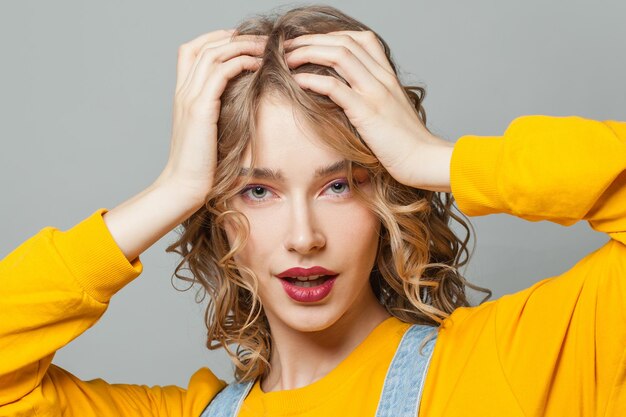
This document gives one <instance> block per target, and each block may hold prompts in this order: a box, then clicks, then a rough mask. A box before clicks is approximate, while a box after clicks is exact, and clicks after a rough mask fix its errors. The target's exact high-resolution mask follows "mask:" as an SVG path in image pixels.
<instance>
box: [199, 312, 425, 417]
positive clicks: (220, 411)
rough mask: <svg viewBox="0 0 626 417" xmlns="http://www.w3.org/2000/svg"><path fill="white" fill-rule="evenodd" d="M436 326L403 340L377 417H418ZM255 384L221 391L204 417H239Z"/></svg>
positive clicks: (412, 331)
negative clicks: (430, 336)
mask: <svg viewBox="0 0 626 417" xmlns="http://www.w3.org/2000/svg"><path fill="white" fill-rule="evenodd" d="M433 329H434V328H433V327H432V326H426V325H417V324H414V325H412V326H411V327H410V328H409V329H408V330H407V331H406V332H405V333H404V336H402V340H401V341H400V345H399V346H398V349H397V350H396V353H395V355H394V357H393V360H392V361H391V365H389V369H388V370H387V376H386V377H385V383H384V385H383V391H382V394H381V396H380V401H379V402H378V409H377V410H376V417H416V416H417V412H418V410H419V405H420V400H421V397H422V389H423V387H424V380H425V379H426V372H427V371H428V365H429V363H430V358H431V356H432V353H433V348H434V346H435V341H436V339H437V335H436V334H435V336H434V337H433V338H432V339H431V340H429V341H428V343H427V344H426V346H424V349H423V351H422V353H420V352H419V348H420V344H421V342H422V340H423V339H424V337H426V335H427V334H428V332H430V331H432V330H433ZM253 385H254V381H250V382H245V383H238V384H237V383H231V384H229V385H227V386H226V387H225V388H224V389H223V390H222V391H220V392H219V393H218V394H217V395H216V396H215V397H214V398H213V399H212V400H211V402H210V403H209V405H208V406H207V407H206V408H205V409H204V411H203V412H202V414H201V416H200V417H236V416H237V415H238V414H239V409H240V408H241V404H243V400H244V399H245V398H246V396H247V395H248V393H249V392H250V389H252V386H253Z"/></svg>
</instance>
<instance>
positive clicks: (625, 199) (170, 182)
mask: <svg viewBox="0 0 626 417" xmlns="http://www.w3.org/2000/svg"><path fill="white" fill-rule="evenodd" d="M415 90H416V89H415V88H410V87H403V86H402V85H401V84H400V83H399V81H398V79H397V76H396V70H395V67H394V65H393V62H392V61H391V59H390V53H389V48H388V47H387V45H386V43H385V42H384V41H383V40H382V39H381V38H380V37H379V36H377V35H376V34H375V33H374V32H372V31H371V30H370V29H369V28H367V27H366V26H365V25H363V24H361V23H359V22H357V21H355V20H354V19H351V18H350V17H348V16H346V15H344V14H342V13H340V12H339V11H337V10H335V9H333V8H330V7H305V8H298V9H294V10H291V11H289V12H287V13H285V14H283V15H281V16H276V17H273V18H256V19H253V20H249V21H246V22H244V23H243V24H241V25H240V26H239V27H238V28H237V29H236V30H234V31H217V32H211V33H208V34H206V35H203V36H201V37H199V38H197V39H194V40H193V41H191V42H189V43H188V44H185V45H183V46H182V47H181V48H180V55H179V61H178V67H177V86H176V94H175V111H174V124H173V134H172V142H171V149H170V158H169V160H168V163H167V165H166V167H165V169H164V170H163V172H162V174H161V175H160V176H159V178H158V179H157V180H156V181H155V182H154V184H153V185H152V186H151V187H149V188H148V189H147V190H145V191H144V192H142V193H141V194H139V195H137V196H135V197H133V198H132V199H130V200H128V201H127V202H125V203H124V204H122V205H120V206H119V207H116V208H114V209H113V210H111V211H107V210H104V209H101V210H98V211H96V212H95V213H94V214H93V215H92V216H90V217H89V218H87V219H86V220H84V221H83V222H81V223H80V224H78V225H76V226H75V227H74V228H72V229H70V230H68V231H65V232H62V231H59V230H56V229H54V228H46V229H44V230H42V231H41V232H40V233H38V234H37V235H36V236H34V237H33V238H31V239H29V240H28V241H26V242H25V243H24V244H22V245H21V246H20V247H18V248H17V249H16V250H15V251H14V252H12V253H11V254H10V255H9V256H7V257H6V258H5V259H4V260H2V262H1V263H0V279H1V280H2V293H1V294H2V298H1V303H2V309H0V358H2V360H0V387H1V390H0V415H11V416H18V415H19V416H26V415H38V416H58V415H66V416H96V415H97V416H113V415H125V416H200V415H202V416H235V415H239V416H261V415H271V416H281V415H284V416H287V415H290V416H294V415H298V416H331V415H342V416H374V415H376V416H415V415H418V414H419V415H422V416H441V415H446V416H453V415H472V416H473V415H480V416H489V415H498V416H501V415H507V416H539V415H547V416H557V415H558V416H562V415H568V416H573V415H581V416H583V415H584V416H590V415H607V416H612V415H620V414H619V413H620V410H621V411H623V410H624V409H626V388H625V387H626V325H625V321H626V313H625V311H624V306H625V305H626V246H625V244H626V232H625V230H626V123H621V122H611V121H609V122H596V121H591V120H585V119H581V118H576V117H568V118H551V117H545V116H531V117H524V118H520V119H517V120H515V121H514V122H513V123H512V124H511V125H510V127H509V128H508V129H507V131H506V132H505V134H504V136H502V137H476V136H464V137H461V138H460V139H458V141H457V142H456V143H455V144H452V143H449V142H446V141H444V140H442V139H440V138H437V137H435V136H433V135H432V134H431V133H430V132H429V131H428V130H427V129H426V127H425V124H424V122H425V116H424V111H423V109H422V107H421V97H422V96H421V92H420V90H419V89H418V90H417V92H415ZM438 193H439V194H438ZM450 193H451V194H453V195H454V197H455V199H456V201H457V203H458V207H459V209H460V210H461V211H462V212H463V213H465V214H466V215H485V214H490V213H508V214H512V215H516V216H518V217H521V218H524V219H527V220H541V219H545V220H550V221H553V222H557V223H559V224H563V225H570V224H573V223H575V222H576V221H578V220H581V219H584V220H587V221H589V223H590V225H591V226H592V227H593V228H594V229H596V230H598V231H601V232H605V233H607V234H608V235H609V236H610V238H611V239H610V240H609V242H608V243H606V244H605V245H604V246H602V247H601V248H599V249H598V250H597V251H595V252H593V253H592V254H590V255H588V256H587V257H585V258H584V259H583V260H581V261H580V262H579V263H578V264H577V265H576V266H575V267H573V268H572V269H571V270H569V271H567V272H565V273H563V274H562V275H560V276H558V277H552V278H548V279H544V280H542V281H540V282H538V283H537V284H535V285H533V286H532V287H531V288H528V289H527V290H525V291H521V292H519V293H517V294H513V295H510V296H506V297H503V298H501V299H499V300H497V301H491V302H486V303H482V304H480V305H479V306H476V307H471V306H470V305H469V303H468V301H467V299H466V296H465V289H466V287H468V286H470V287H473V286H472V285H471V284H470V283H468V282H467V281H466V280H465V279H464V278H463V277H462V276H461V275H460V274H459V272H458V267H459V266H462V265H463V264H464V262H465V261H466V259H465V260H463V259H462V258H461V255H463V254H464V253H465V254H467V249H466V244H467V239H466V240H463V241H462V240H460V239H459V238H458V237H456V236H455V235H454V234H453V233H452V231H451V229H450V228H449V225H448V223H449V220H450V218H454V219H455V220H457V221H459V222H460V223H461V224H462V225H464V226H465V227H467V226H466V225H465V223H464V222H463V221H462V220H461V218H460V217H458V216H456V215H454V214H453V213H452V195H451V194H450ZM181 222H182V224H183V227H184V231H183V233H182V235H181V236H180V239H179V240H178V241H177V242H176V243H174V244H173V245H172V246H171V247H170V250H172V251H176V252H178V253H180V254H181V255H182V257H183V259H182V261H181V263H180V265H179V268H178V269H177V275H178V276H180V277H181V278H182V279H188V280H192V281H193V282H197V283H199V284H201V285H202V286H203V287H204V290H205V291H206V295H207V296H208V297H209V300H210V302H209V306H208V310H207V314H206V321H207V326H208V330H209V331H208V342H207V344H208V346H209V347H210V348H219V347H223V348H225V349H227V351H228V352H229V355H230V356H231V358H232V359H233V363H234V364H235V368H236V369H235V377H236V381H235V382H234V383H232V384H230V385H228V386H227V387H226V384H225V382H224V381H221V380H218V379H217V378H216V377H215V376H214V375H213V374H212V373H211V372H210V371H209V370H208V369H206V368H203V369H201V370H199V371H198V372H197V373H195V374H194V375H193V376H192V377H191V380H190V382H189V386H188V388H187V389H182V388H178V387H174V386H169V387H150V388H149V387H145V386H134V385H120V384H107V383H106V382H104V381H102V380H94V381H81V380H79V379H78V378H76V377H74V376H73V375H71V374H69V373H68V372H67V371H64V370H63V369H61V368H59V367H57V366H55V365H53V364H51V361H52V357H53V355H54V352H55V351H56V350H57V349H59V348H60V347H61V346H63V345H65V344H67V343H69V342H70V341H71V340H72V339H74V338H75V337H77V336H78V335H80V334H81V333H82V332H83V331H85V330H86V329H87V328H89V327H90V326H91V325H93V324H94V323H95V322H96V321H97V320H98V318H99V317H100V316H101V315H102V314H103V313H104V311H105V310H106V307H107V304H108V301H109V300H110V298H111V297H112V296H113V295H114V294H115V293H116V292H117V291H118V290H120V289H121V288H122V287H123V286H124V285H125V284H127V283H128V282H129V281H131V280H132V279H134V278H136V277H137V276H138V275H139V274H140V272H141V268H142V266H141V262H140V260H139V258H138V257H139V255H140V254H141V253H142V252H143V251H144V250H145V249H147V248H148V247H149V246H150V245H152V244H153V243H154V242H155V241H156V240H158V239H159V238H160V237H161V236H163V235H164V234H165V233H167V232H168V231H169V230H171V229H172V228H174V227H175V226H176V225H178V224H180V223H181ZM186 270H188V271H189V273H190V275H185V274H184V273H183V271H186ZM234 343H236V344H238V346H239V347H238V348H237V349H233V348H232V344H234Z"/></svg>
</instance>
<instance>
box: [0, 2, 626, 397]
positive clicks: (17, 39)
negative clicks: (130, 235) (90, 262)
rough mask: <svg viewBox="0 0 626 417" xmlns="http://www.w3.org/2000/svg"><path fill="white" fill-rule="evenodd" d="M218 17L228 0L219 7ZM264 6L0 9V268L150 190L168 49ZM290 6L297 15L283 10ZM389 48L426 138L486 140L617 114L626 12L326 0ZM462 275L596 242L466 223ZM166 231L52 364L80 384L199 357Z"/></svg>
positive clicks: (9, 5) (497, 285) (529, 272)
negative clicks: (532, 124) (140, 269)
mask: <svg viewBox="0 0 626 417" xmlns="http://www.w3.org/2000/svg"><path fill="white" fill-rule="evenodd" d="M226 4H228V5H227V6H226ZM281 4H287V3H285V2H275V1H263V2H260V1H237V0H231V1H229V2H228V3H227V2H212V1H177V2H174V1H171V2H165V1H160V2H155V1H148V0H143V1H132V2H131V1H124V2H123V1H120V0H109V1H107V2H95V1H91V2H89V1H84V2H82V1H54V2H46V1H38V2H34V1H24V0H20V1H17V0H16V1H2V2H1V3H0V51H2V58H1V62H2V66H1V67H0V115H1V116H0V117H1V123H0V131H1V136H0V137H1V139H0V140H1V143H2V146H1V148H0V187H1V188H0V189H1V190H2V192H1V194H0V236H1V239H0V256H4V255H6V254H7V253H8V252H9V251H10V250H11V249H12V248H14V247H15V246H17V245H18V244H19V243H20V242H21V241H23V240H25V239H26V238H28V237H29V236H30V235H32V234H34V233H36V232H37V231H38V230H39V229H41V228H42V227H44V226H46V225H53V226H56V227H59V228H62V229H65V228H68V227H70V226H72V225H73V224H74V223H76V222H78V221H79V220H81V219H82V218H84V217H86V216H88V215H89V214H90V213H92V212H93V211H94V210H95V209H97V208H99V207H109V208H112V207H114V206H115V205H117V204H119V203H121V202H122V201H124V200H125V199H127V198H129V197H131V196H132V195H134V194H135V193H137V192H139V191H141V190H142V189H143V188H144V187H146V186H147V185H149V184H150V183H151V182H152V181H153V180H154V178H156V176H157V175H158V174H159V172H160V170H161V169H162V167H163V165H164V163H165V161H166V158H167V151H168V141H169V133H170V128H171V106H172V95H173V88H174V83H175V67H176V54H177V49H178V46H179V45H180V44H182V43H184V42H186V41H188V40H190V39H192V38H194V37H196V36H198V35H200V34H202V33H205V32H208V31H212V30H215V29H218V28H228V27H233V26H234V25H235V24H236V23H237V22H238V21H240V20H241V19H242V18H244V17H246V16H248V15H250V14H252V13H257V12H264V11H267V10H269V9H271V8H273V7H275V6H277V5H281ZM291 4H300V3H291ZM332 5H334V6H336V7H338V8H340V9H342V10H343V11H345V12H346V13H348V14H350V15H352V16H354V17H355V18H357V19H360V20H362V21H363V22H365V23H366V24H368V25H369V26H370V27H372V28H373V29H374V30H376V31H378V32H379V33H380V34H381V35H382V36H383V37H384V38H385V39H386V40H387V41H388V43H389V44H390V46H391V48H392V51H393V53H394V57H395V59H396V61H397V63H398V64H399V65H400V67H401V69H402V77H403V80H404V81H407V82H420V83H423V84H425V85H426V87H427V89H428V98H427V100H426V110H427V113H428V117H429V121H430V123H429V126H430V128H431V129H433V130H434V131H435V132H436V133H438V134H439V135H441V136H442V137H444V138H447V139H449V140H451V141H454V140H456V138H458V137H459V136H460V135H463V134H470V133H471V134H482V135H498V134H501V133H502V132H503V131H504V129H505V128H506V126H507V125H508V123H509V122H510V121H511V120H512V119H514V118H515V117H516V116H520V115H524V114H549V115H580V116H585V117H589V118H597V119H621V120H624V119H625V118H626V115H625V109H626V82H625V81H624V74H626V56H625V54H624V51H626V25H625V24H624V22H625V21H626V2H620V1H595V2H592V1H587V2H582V1H572V0H569V1H564V0H560V1H549V2H545V1H537V0H532V1H529V0H525V1H515V2H514V1H502V0H500V1H463V0H458V1H437V2H435V1H416V0H414V1H411V2H410V3H409V2H406V3H405V2H389V1H385V2H374V1H336V2H332ZM472 223H473V224H474V226H475V229H476V232H477V241H476V251H475V254H474V257H473V259H472V263H471V265H470V267H469V268H468V269H467V270H466V271H465V272H466V275H467V276H468V277H469V278H470V279H471V280H472V281H473V282H476V283H478V284H479V285H483V286H487V287H489V288H491V289H492V290H493V291H494V294H495V296H494V298H497V297H499V296H501V295H502V294H505V293H510V292H514V291H518V290H520V289H523V288H526V287H528V286H529V285H531V284H532V283H534V282H536V281H538V280H539V279H541V278H543V277H548V276H551V275H556V274H558V273H560V272H562V271H565V270H566V269H568V268H570V267H571V266H572V265H574V264H575V263H576V262H577V260H579V259H580V258H581V257H583V256H584V255H585V254H587V253H589V252H591V251H593V250H595V249H596V248H598V247H599V246H601V245H602V244H603V243H604V242H606V241H607V239H608V238H607V236H605V235H603V234H600V233H596V232H594V231H593V230H591V229H590V228H589V226H588V224H587V223H585V222H579V223H578V224H576V225H574V226H571V227H567V228H566V227H562V226H559V225H556V224H552V223H548V222H537V223H531V222H526V221H523V220H521V219H518V218H514V217H512V216H506V215H502V214H499V215H491V216H486V217H474V218H472ZM172 239H173V235H168V236H167V237H165V238H164V239H162V240H161V241H160V242H159V243H157V244H156V245H155V246H154V247H152V248H151V249H149V250H148V251H147V252H146V253H145V254H144V255H143V256H142V260H143V262H144V265H145V272H144V274H143V275H142V276H141V278H140V279H138V280H136V281H134V282H133V283H131V284H130V285H128V286H127V287H126V288H125V289H124V290H123V291H121V292H120V293H119V294H118V295H117V296H116V297H115V298H114V299H113V300H112V302H111V305H110V308H109V310H108V312H107V314H106V315H105V316H104V317H103V318H102V319H101V320H100V322H99V323H98V324H97V325H95V326H94V327H93V328H92V329H90V330H89V331H87V332H86V333H85V334H84V335H82V336H81V337H80V338H79V339H77V340H76V341H74V342H73V343H71V344H70V345H69V346H67V347H66V348H64V349H62V350H61V351H59V352H58V354H57V356H56V358H55V363H57V364H59V365H60V366H62V367H65V368H66V369H68V370H70V371H71V372H73V373H75V374H76V375H78V376H79V377H81V378H83V379H91V378H96V377H101V378H104V379H106V380H108V381H110V382H126V383H142V384H148V385H153V384H161V385H162V384H178V385H183V386H186V385H187V382H188V378H189V376H190V375H191V374H192V373H193V372H194V371H195V370H196V369H197V368H199V367H201V366H208V367H210V368H211V369H212V370H213V371H214V372H215V373H216V374H217V375H218V376H219V377H221V378H224V379H226V380H231V379H232V377H231V375H232V370H231V366H230V363H229V362H228V360H227V357H226V355H225V354H223V353H221V352H209V351H208V350H207V349H206V348H205V347H204V335H205V330H204V326H203V322H202V311H203V307H202V306H200V305H196V304H194V302H193V291H189V292H186V293H181V292H177V291H175V290H174V289H173V288H172V285H171V282H170V275H171V273H172V271H173V268H174V265H175V264H176V261H177V259H176V257H175V256H174V255H166V254H165V252H164V248H165V246H166V244H167V242H170V241H172Z"/></svg>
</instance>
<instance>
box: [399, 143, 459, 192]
mask: <svg viewBox="0 0 626 417" xmlns="http://www.w3.org/2000/svg"><path fill="white" fill-rule="evenodd" d="M420 142H421V145H420V146H419V149H418V150H417V151H416V152H414V154H413V155H412V158H411V159H412V161H411V166H412V167H414V168H413V170H414V172H413V173H412V175H411V176H410V177H411V183H410V184H408V185H410V186H411V187H414V188H421V189H424V190H430V191H440V192H447V193H449V192H451V188H450V161H451V159H452V151H453V149H454V142H449V141H447V140H444V139H441V138H439V137H437V136H434V135H432V134H430V133H428V137H424V138H422V140H420Z"/></svg>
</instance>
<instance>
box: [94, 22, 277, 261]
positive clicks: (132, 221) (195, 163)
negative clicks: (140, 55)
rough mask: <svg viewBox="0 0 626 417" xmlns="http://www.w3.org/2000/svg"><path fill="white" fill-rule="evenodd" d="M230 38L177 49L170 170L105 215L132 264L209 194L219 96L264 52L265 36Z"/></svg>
mask: <svg viewBox="0 0 626 417" xmlns="http://www.w3.org/2000/svg"><path fill="white" fill-rule="evenodd" d="M231 35H232V31H217V32H211V33H208V34H206V35H203V36H200V37H198V38H196V39H194V40H193V41H191V42H189V43H187V44H185V45H183V46H181V47H180V49H179V55H178V66H177V75H176V92H175V97H174V109H173V124H172V141H171V145H170V156H169V160H168V162H167V165H166V167H165V169H164V170H163V172H162V174H161V175H160V176H159V178H158V179H157V180H156V182H155V183H154V184H152V185H151V186H150V187H148V189H146V190H145V191H144V192H142V193H140V194H138V195H137V196H135V197H133V198H132V199H130V200H128V201H126V202H124V203H123V204H121V205H119V206H118V207H115V208H114V209H113V210H111V211H110V212H108V213H106V214H105V215H104V220H105V222H106V224H107V227H108V228H109V230H110V232H111V234H112V235H113V238H114V239H115V241H116V242H117V244H118V246H119V247H120V249H122V251H123V252H124V254H125V255H126V257H127V258H128V259H129V260H132V259H134V258H136V257H137V256H138V255H139V254H140V253H142V252H143V251H144V250H146V249H147V248H148V247H150V246H151V245H152V244H153V243H154V242H156V241H157V240H159V239H160V238H161V237H162V236H164V235H165V234H166V233H167V232H169V231H170V230H172V229H173V228H174V227H175V226H176V225H178V224H180V223H181V222H182V221H183V220H184V219H186V218H187V217H189V216H190V215H191V214H192V213H193V212H195V211H196V210H197V209H198V208H200V207H201V206H202V204H203V203H204V199H205V196H206V195H207V194H208V192H209V190H210V189H211V185H212V182H213V175H214V171H215V166H216V154H217V150H216V147H217V121H218V118H219V111H220V103H221V101H220V97H221V94H222V92H223V91H224V88H225V87H226V84H227V82H228V80H229V79H231V78H233V77H235V76H236V75H238V74H239V73H241V72H242V71H244V70H250V71H254V70H256V69H258V67H259V65H260V63H261V58H260V57H259V55H260V54H261V53H262V52H263V50H264V48H265V37H262V36H258V37H257V36H238V37H236V39H235V41H234V42H233V41H232V40H231ZM209 75H211V76H209Z"/></svg>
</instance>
